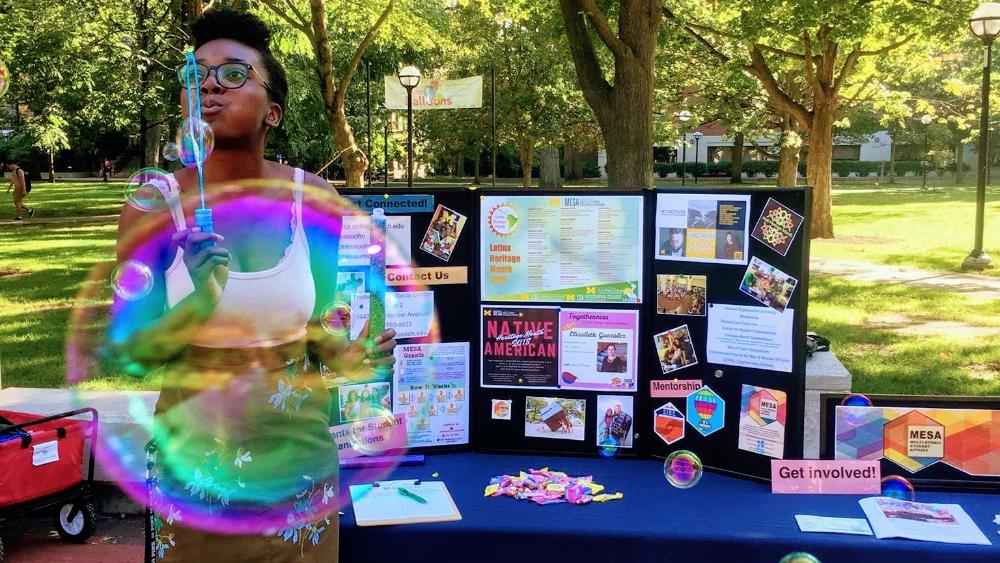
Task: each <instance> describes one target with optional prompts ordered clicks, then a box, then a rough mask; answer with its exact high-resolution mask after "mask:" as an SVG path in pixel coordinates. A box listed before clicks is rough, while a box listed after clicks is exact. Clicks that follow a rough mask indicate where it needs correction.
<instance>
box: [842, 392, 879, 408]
mask: <svg viewBox="0 0 1000 563" xmlns="http://www.w3.org/2000/svg"><path fill="white" fill-rule="evenodd" d="M840 406H842V407H870V406H872V400H871V399H869V398H868V397H865V396H864V395H861V394H859V393H851V394H850V395H848V396H846V397H844V399H843V400H842V401H840Z"/></svg>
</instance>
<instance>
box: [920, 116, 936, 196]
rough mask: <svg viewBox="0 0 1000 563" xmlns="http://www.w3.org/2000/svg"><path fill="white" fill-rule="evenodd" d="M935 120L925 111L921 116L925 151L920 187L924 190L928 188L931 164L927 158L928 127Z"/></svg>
mask: <svg viewBox="0 0 1000 563" xmlns="http://www.w3.org/2000/svg"><path fill="white" fill-rule="evenodd" d="M933 120H934V118H933V117H931V116H930V114H929V113H925V114H924V115H923V116H922V117H921V118H920V123H922V124H923V126H924V152H923V157H922V158H921V159H920V168H921V169H922V170H923V171H924V180H923V184H922V185H921V186H920V189H922V190H926V189H927V165H928V164H929V162H928V161H929V160H930V159H928V158H927V128H928V127H929V126H930V124H931V121H933Z"/></svg>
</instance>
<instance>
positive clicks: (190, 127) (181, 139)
mask: <svg viewBox="0 0 1000 563" xmlns="http://www.w3.org/2000/svg"><path fill="white" fill-rule="evenodd" d="M214 148H215V132H214V131H212V126H211V125H209V124H208V123H206V122H205V121H203V120H201V119H197V118H187V119H185V120H184V121H182V122H181V124H180V126H179V127H177V154H178V156H179V157H180V160H181V164H183V165H184V166H199V165H201V164H204V163H205V160H206V159H208V156H209V155H210V154H212V150H213V149H214Z"/></svg>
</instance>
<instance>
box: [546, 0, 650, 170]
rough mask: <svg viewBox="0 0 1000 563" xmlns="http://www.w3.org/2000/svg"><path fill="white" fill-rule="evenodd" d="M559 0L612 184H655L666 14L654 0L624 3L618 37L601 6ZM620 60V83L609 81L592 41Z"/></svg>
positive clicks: (617, 72)
mask: <svg viewBox="0 0 1000 563" xmlns="http://www.w3.org/2000/svg"><path fill="white" fill-rule="evenodd" d="M585 4H588V3H586V2H583V1H582V0H559V5H560V9H561V12H562V19H563V26H564V27H565V28H566V36H567V38H568V40H569V45H570V51H571V53H572V55H573V65H574V67H575V69H576V76H577V80H578V82H579V84H580V89H581V90H582V91H583V96H584V98H585V99H586V100H587V103H588V104H589V105H590V107H591V108H592V109H593V110H594V114H595V115H596V116H597V122H598V124H599V125H600V127H601V134H602V135H603V137H604V147H605V150H606V151H607V155H608V162H607V165H606V166H605V170H606V171H607V174H608V186H611V187H649V186H652V185H653V119H652V117H653V114H652V108H653V70H654V67H655V65H654V60H655V58H656V41H657V37H658V36H659V31H660V24H661V22H662V18H663V14H662V8H661V7H660V6H659V5H658V4H655V3H652V2H639V1H635V0H622V1H621V2H619V3H618V4H619V10H618V26H617V29H618V31H617V35H615V33H616V32H615V31H614V30H613V29H612V27H611V25H610V24H609V23H608V21H607V18H605V16H604V14H602V13H600V10H599V9H598V8H596V6H593V5H590V6H587V5H585ZM592 35H593V36H596V37H599V38H600V41H602V42H603V43H604V45H605V46H606V47H607V48H608V50H609V51H610V52H611V54H612V55H613V57H614V83H613V85H612V84H610V83H609V82H608V81H607V79H606V74H607V73H605V71H604V70H603V69H602V68H601V61H600V60H599V59H598V57H597V53H596V51H595V49H594V44H593V41H592V39H591V37H592Z"/></svg>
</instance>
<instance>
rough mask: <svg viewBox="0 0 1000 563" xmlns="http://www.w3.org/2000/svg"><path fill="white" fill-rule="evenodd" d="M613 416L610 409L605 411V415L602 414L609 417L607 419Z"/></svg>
mask: <svg viewBox="0 0 1000 563" xmlns="http://www.w3.org/2000/svg"><path fill="white" fill-rule="evenodd" d="M614 414H615V413H614V412H612V410H611V409H608V411H607V412H606V413H604V416H606V417H609V418H610V417H611V416H612V415H614Z"/></svg>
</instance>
